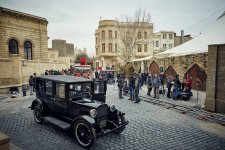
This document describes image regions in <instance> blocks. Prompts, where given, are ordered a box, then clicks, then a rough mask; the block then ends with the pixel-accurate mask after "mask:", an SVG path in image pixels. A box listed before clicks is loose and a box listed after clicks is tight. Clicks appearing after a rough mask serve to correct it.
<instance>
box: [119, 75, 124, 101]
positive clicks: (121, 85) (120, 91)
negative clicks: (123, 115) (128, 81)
mask: <svg viewBox="0 0 225 150" xmlns="http://www.w3.org/2000/svg"><path fill="white" fill-rule="evenodd" d="M123 84H124V78H123V75H118V88H119V99H123V97H122V91H123Z"/></svg>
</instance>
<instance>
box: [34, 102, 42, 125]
mask: <svg viewBox="0 0 225 150" xmlns="http://www.w3.org/2000/svg"><path fill="white" fill-rule="evenodd" d="M33 113H34V119H35V121H36V122H37V123H38V124H41V123H43V120H44V119H43V116H42V108H41V104H36V105H35V106H34V110H33Z"/></svg>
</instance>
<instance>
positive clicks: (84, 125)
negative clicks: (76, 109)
mask: <svg viewBox="0 0 225 150" xmlns="http://www.w3.org/2000/svg"><path fill="white" fill-rule="evenodd" d="M74 136H75V138H76V140H77V142H78V144H79V145H80V146H81V147H84V148H89V147H91V145H92V144H93V143H95V141H96V134H95V130H94V128H93V126H92V125H91V124H90V123H88V122H87V121H85V120H78V121H77V122H76V123H75V125H74Z"/></svg>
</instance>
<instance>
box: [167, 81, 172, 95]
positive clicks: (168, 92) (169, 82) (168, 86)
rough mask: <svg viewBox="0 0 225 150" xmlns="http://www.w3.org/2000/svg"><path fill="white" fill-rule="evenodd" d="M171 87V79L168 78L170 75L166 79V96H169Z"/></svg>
mask: <svg viewBox="0 0 225 150" xmlns="http://www.w3.org/2000/svg"><path fill="white" fill-rule="evenodd" d="M171 88H172V80H171V79H170V77H168V79H167V89H168V91H167V98H171V97H170V95H171V94H170V92H171Z"/></svg>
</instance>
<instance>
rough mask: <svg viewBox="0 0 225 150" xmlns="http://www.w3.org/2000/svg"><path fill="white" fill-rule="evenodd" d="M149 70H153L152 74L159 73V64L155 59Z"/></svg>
mask: <svg viewBox="0 0 225 150" xmlns="http://www.w3.org/2000/svg"><path fill="white" fill-rule="evenodd" d="M149 71H151V73H152V74H159V65H158V64H157V63H156V62H155V61H153V62H152V63H151V64H150V66H149Z"/></svg>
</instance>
